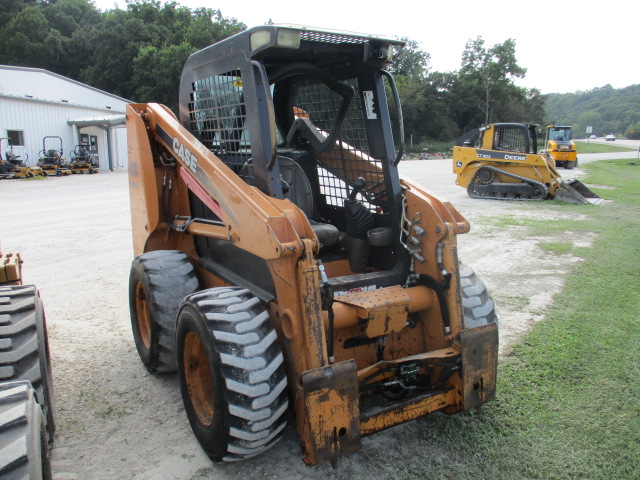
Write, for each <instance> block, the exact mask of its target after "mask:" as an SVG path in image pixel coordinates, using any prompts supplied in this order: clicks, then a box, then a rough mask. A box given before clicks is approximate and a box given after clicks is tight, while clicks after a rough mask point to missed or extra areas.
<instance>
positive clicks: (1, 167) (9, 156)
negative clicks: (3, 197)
mask: <svg viewBox="0 0 640 480" xmlns="http://www.w3.org/2000/svg"><path fill="white" fill-rule="evenodd" d="M3 140H6V141H7V143H9V150H7V151H6V152H5V155H4V158H2V141H3ZM10 142H11V141H10V139H9V138H0V178H31V177H35V176H36V175H42V174H43V173H42V169H41V168H40V167H38V166H29V165H27V164H26V162H25V161H23V160H22V159H21V158H20V155H16V154H15V153H14V152H13V145H11V143H10ZM27 159H28V158H27Z"/></svg>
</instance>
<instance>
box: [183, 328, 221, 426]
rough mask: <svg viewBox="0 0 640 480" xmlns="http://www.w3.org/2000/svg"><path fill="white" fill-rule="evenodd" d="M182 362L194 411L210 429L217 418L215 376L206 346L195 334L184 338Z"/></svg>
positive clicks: (191, 333) (200, 420) (192, 333)
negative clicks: (215, 417) (212, 372)
mask: <svg viewBox="0 0 640 480" xmlns="http://www.w3.org/2000/svg"><path fill="white" fill-rule="evenodd" d="M182 360H183V370H184V378H185V380H186V384H187V391H188V392H189V399H190V400H191V405H192V406H193V410H194V411H195V413H196V416H197V417H198V421H199V422H200V423H201V424H202V425H204V426H205V427H210V426H211V425H212V424H213V418H214V416H215V411H214V404H213V401H214V399H213V375H212V374H211V368H210V367H209V358H208V357H207V352H206V350H205V349H204V345H203V344H202V342H201V341H200V338H198V336H197V335H196V334H195V333H194V332H188V333H187V335H186V336H185V338H184V350H183V354H182Z"/></svg>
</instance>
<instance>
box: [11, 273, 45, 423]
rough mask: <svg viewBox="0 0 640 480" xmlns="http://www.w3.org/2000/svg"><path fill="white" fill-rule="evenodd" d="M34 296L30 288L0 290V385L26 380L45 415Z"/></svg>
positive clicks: (35, 292)
mask: <svg viewBox="0 0 640 480" xmlns="http://www.w3.org/2000/svg"><path fill="white" fill-rule="evenodd" d="M37 295H38V292H37V290H36V287H35V286H33V285H27V286H17V287H0V382H2V381H9V380H14V381H15V380H28V381H29V382H31V384H32V385H33V388H34V389H35V391H36V395H37V397H38V401H39V402H40V404H42V406H43V408H44V410H45V412H46V411H47V408H48V406H47V405H46V401H47V398H46V396H45V392H44V382H43V378H42V376H43V373H44V372H42V366H41V365H40V352H39V342H38V327H37V325H36V296H37ZM52 426H53V425H52Z"/></svg>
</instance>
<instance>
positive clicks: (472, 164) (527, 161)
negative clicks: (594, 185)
mask: <svg viewBox="0 0 640 480" xmlns="http://www.w3.org/2000/svg"><path fill="white" fill-rule="evenodd" d="M536 127H537V125H523V124H519V123H494V124H490V125H487V126H484V127H481V128H477V129H475V130H472V131H471V132H469V133H467V134H466V135H463V136H462V137H461V138H460V139H459V140H458V142H457V144H456V146H455V147H454V149H453V172H454V173H455V174H456V185H460V186H461V187H464V188H466V189H467V192H468V193H469V196H470V197H473V198H485V199H495V200H545V199H550V198H553V199H556V200H560V201H563V202H568V203H596V204H597V203H601V202H602V199H601V198H600V197H599V196H598V195H596V194H595V193H593V192H592V191H591V190H590V189H589V188H587V187H586V186H585V185H584V184H583V183H582V182H580V181H579V180H576V179H570V180H565V179H563V178H562V177H561V176H560V174H559V173H558V171H557V170H556V168H555V165H554V161H553V159H550V158H548V157H547V156H546V155H543V154H540V153H538V151H537V136H536Z"/></svg>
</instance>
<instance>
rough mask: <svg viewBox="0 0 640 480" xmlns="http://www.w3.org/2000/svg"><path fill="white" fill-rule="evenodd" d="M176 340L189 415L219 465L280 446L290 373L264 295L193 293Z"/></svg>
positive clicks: (219, 290) (235, 291)
mask: <svg viewBox="0 0 640 480" xmlns="http://www.w3.org/2000/svg"><path fill="white" fill-rule="evenodd" d="M176 337H177V342H178V352H177V355H178V377H179V379H180V390H181V392H182V399H183V401H184V405H185V410H186V412H187V417H188V418H189V423H190V424H191V428H192V430H193V432H194V434H195V436H196V438H197V439H198V441H199V442H200V445H201V446H202V448H203V450H204V451H205V452H206V454H207V455H208V456H209V457H210V458H211V459H212V460H214V461H216V462H233V461H238V460H244V459H247V458H251V457H254V456H256V455H259V454H260V453H262V452H264V451H265V450H267V449H269V448H271V447H272V446H273V445H274V444H275V443H276V442H277V441H278V440H280V438H281V436H282V431H283V430H284V428H285V426H286V423H287V422H286V412H287V408H288V398H287V375H286V372H285V368H284V364H283V362H284V358H283V355H282V351H281V349H280V346H279V344H278V338H277V335H276V332H275V330H274V328H273V326H272V325H271V322H270V320H269V315H268V313H267V312H266V311H265V309H264V308H263V307H262V305H261V304H260V300H259V299H258V298H257V297H255V296H254V295H253V294H252V293H251V292H249V291H248V290H245V289H239V288H236V287H220V288H212V289H209V290H204V291H202V292H200V293H197V294H194V295H191V296H190V297H187V298H186V299H185V300H184V302H183V303H182V305H181V307H180V313H179V314H178V327H177V333H176ZM194 344H196V345H198V347H199V348H198V349H196V352H199V353H200V355H196V354H194V349H193V345H194ZM200 360H202V361H200ZM203 362H204V363H205V366H204V367H203V366H202V363H203ZM203 373H204V374H203ZM200 379H204V380H202V381H198V380H200ZM204 393H206V394H207V395H203V394H204ZM199 394H200V395H202V396H200V397H199V398H198V395H199ZM194 399H195V401H194ZM203 405H204V407H206V408H203ZM198 412H200V413H198Z"/></svg>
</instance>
